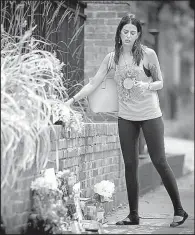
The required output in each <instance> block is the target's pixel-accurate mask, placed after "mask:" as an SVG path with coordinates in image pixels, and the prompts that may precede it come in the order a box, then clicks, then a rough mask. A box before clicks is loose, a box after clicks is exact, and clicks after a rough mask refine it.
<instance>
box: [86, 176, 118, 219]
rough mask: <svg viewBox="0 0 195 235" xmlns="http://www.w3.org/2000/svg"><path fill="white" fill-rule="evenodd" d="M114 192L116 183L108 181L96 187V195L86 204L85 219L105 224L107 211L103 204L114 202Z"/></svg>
mask: <svg viewBox="0 0 195 235" xmlns="http://www.w3.org/2000/svg"><path fill="white" fill-rule="evenodd" d="M114 190H115V185H114V183H112V182H110V181H108V180H102V181H101V182H100V183H97V184H95V185H94V195H93V196H92V198H91V199H89V200H88V201H86V203H85V209H84V217H85V219H86V220H96V221H98V222H100V223H103V222H104V215H105V210H104V208H103V205H102V203H106V202H110V201H112V196H113V193H114Z"/></svg>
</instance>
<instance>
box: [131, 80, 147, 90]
mask: <svg viewBox="0 0 195 235" xmlns="http://www.w3.org/2000/svg"><path fill="white" fill-rule="evenodd" d="M134 86H135V87H139V88H140V89H141V91H142V93H144V92H145V91H146V90H148V87H149V83H148V82H142V81H135V82H134Z"/></svg>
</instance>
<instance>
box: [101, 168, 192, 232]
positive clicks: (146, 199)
mask: <svg viewBox="0 0 195 235" xmlns="http://www.w3.org/2000/svg"><path fill="white" fill-rule="evenodd" d="M177 182H178V187H179V190H180V195H181V200H182V203H183V207H184V208H185V210H186V211H187V212H188V214H189V217H188V219H187V220H186V222H185V223H184V224H183V225H181V226H179V227H176V228H171V227H170V226H169V224H170V223H171V222H172V218H173V208H172V204H171V201H170V199H169V196H168V194H167V192H166V191H165V188H164V186H160V187H159V188H157V189H156V190H154V191H152V192H149V193H147V194H145V195H144V196H142V197H141V198H140V202H139V208H140V216H141V219H140V225H133V226H128V225H126V226H116V225H114V224H115V222H116V221H118V220H121V219H123V218H125V217H126V215H127V214H128V211H129V210H128V207H126V208H122V209H119V210H117V211H116V212H115V213H112V215H110V216H108V217H107V220H108V222H107V223H106V224H105V225H104V226H103V228H104V232H105V233H106V234H194V172H191V173H190V174H188V175H186V176H184V177H182V178H180V179H179V180H178V181H177Z"/></svg>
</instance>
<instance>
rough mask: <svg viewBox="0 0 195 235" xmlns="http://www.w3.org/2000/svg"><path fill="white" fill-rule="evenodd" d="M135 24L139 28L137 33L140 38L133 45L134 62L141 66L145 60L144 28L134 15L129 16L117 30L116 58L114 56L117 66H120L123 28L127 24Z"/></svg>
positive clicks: (125, 17)
mask: <svg viewBox="0 0 195 235" xmlns="http://www.w3.org/2000/svg"><path fill="white" fill-rule="evenodd" d="M129 23H131V24H133V25H135V26H136V27H137V32H138V33H140V34H139V37H138V38H137V39H136V41H135V42H134V44H133V47H132V54H133V60H134V62H135V63H136V64H137V65H139V64H140V61H141V59H143V50H142V45H141V37H142V26H141V22H140V21H139V20H138V19H136V18H135V16H134V15H133V14H128V15H125V16H124V17H123V18H122V19H121V21H120V23H119V25H118V27H117V30H116V36H115V56H114V62H115V64H118V61H119V56H120V53H121V47H122V41H121V37H120V34H121V30H122V28H123V26H124V25H126V24H129Z"/></svg>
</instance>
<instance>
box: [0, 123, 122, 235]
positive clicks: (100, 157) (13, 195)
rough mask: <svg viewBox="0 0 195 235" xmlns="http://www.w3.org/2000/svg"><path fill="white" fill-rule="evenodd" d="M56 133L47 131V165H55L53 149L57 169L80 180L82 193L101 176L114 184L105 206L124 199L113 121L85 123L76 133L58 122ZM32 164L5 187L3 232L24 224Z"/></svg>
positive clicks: (33, 175) (86, 193)
mask: <svg viewBox="0 0 195 235" xmlns="http://www.w3.org/2000/svg"><path fill="white" fill-rule="evenodd" d="M55 130H56V136H55V135H54V133H53V131H50V130H49V132H50V139H51V151H50V156H49V162H48V165H47V168H50V167H54V168H55V169H56V154H55V152H56V149H58V153H59V166H60V168H59V170H62V169H70V170H71V171H74V172H75V173H76V175H77V180H78V181H80V182H81V188H82V191H83V194H84V196H86V197H88V196H90V195H91V193H92V188H93V185H94V184H95V183H97V182H100V181H101V180H112V181H113V182H114V183H115V186H116V193H115V195H114V198H113V199H114V201H113V202H109V203H108V204H107V205H106V206H105V209H106V211H107V212H108V211H110V210H112V209H113V208H114V207H117V206H118V205H119V204H120V203H124V202H125V201H126V186H125V181H124V163H123V160H122V157H121V151H120V145H119V138H118V127H117V123H95V124H91V123H90V124H85V127H84V129H83V132H82V133H81V134H79V135H76V134H75V133H73V132H71V133H70V132H65V130H64V128H63V127H62V126H55ZM36 176H37V173H36V166H33V167H32V169H30V170H29V171H26V172H24V173H23V175H22V176H21V177H20V178H19V179H18V181H17V184H16V186H15V188H14V189H12V190H11V189H10V190H8V191H6V196H7V199H8V198H9V199H8V200H9V202H8V203H7V206H5V208H4V209H3V210H2V213H4V214H6V211H7V210H11V209H12V215H11V216H10V217H8V218H7V220H6V221H7V222H6V223H7V232H8V233H19V231H20V229H21V227H23V226H25V224H26V222H27V216H28V214H29V212H30V209H31V200H30V184H31V182H32V181H33V180H34V179H35V178H36Z"/></svg>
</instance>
